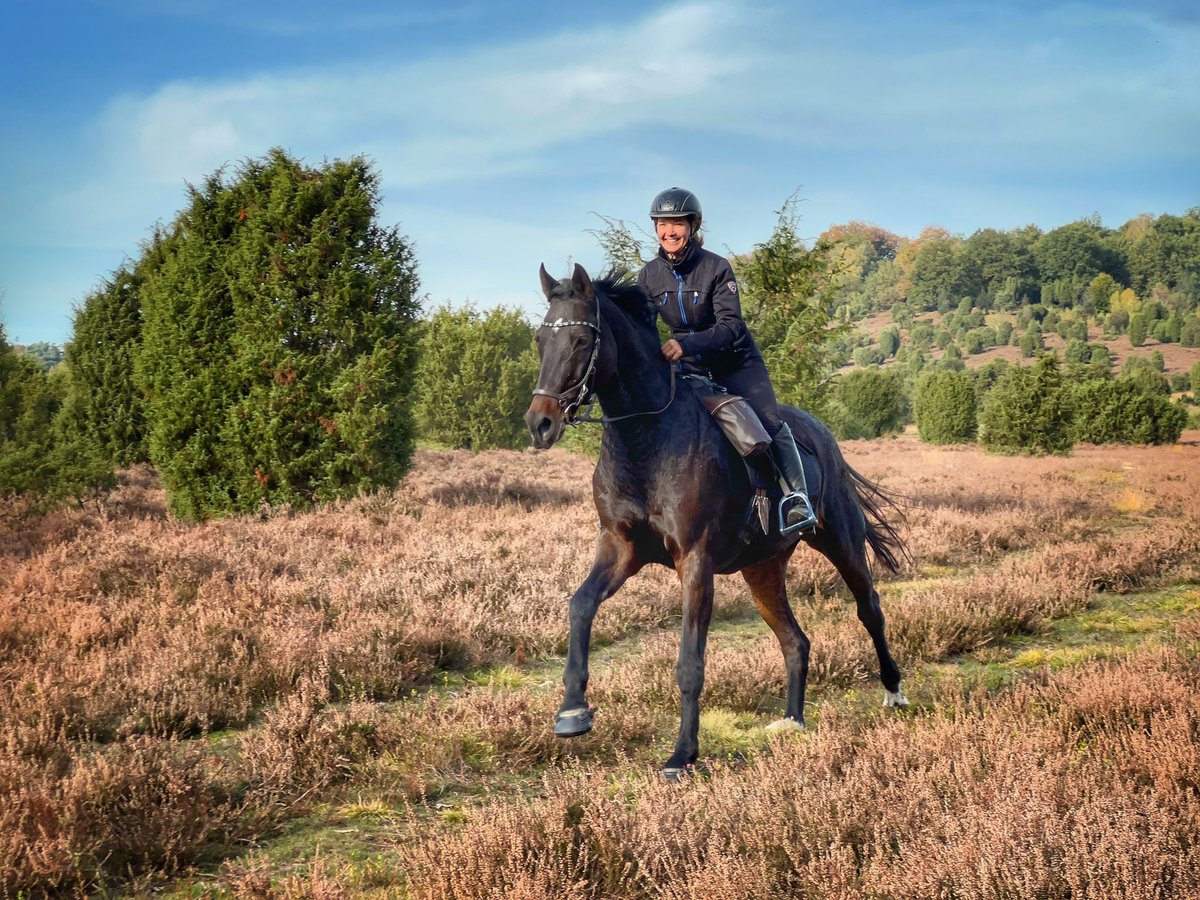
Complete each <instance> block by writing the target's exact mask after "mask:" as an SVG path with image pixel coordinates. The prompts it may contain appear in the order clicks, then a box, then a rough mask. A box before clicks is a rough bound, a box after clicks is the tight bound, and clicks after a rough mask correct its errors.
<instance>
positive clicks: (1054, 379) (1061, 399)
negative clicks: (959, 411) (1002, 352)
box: [980, 355, 1071, 455]
mask: <svg viewBox="0 0 1200 900" xmlns="http://www.w3.org/2000/svg"><path fill="white" fill-rule="evenodd" d="M980 426H981V429H980V443H981V444H982V445H983V446H984V448H985V449H987V450H989V451H991V452H993V453H1029V454H1035V455H1041V454H1046V453H1058V454H1062V453H1067V452H1068V451H1069V450H1070V449H1071V431H1070V429H1071V415H1070V407H1069V405H1068V403H1067V399H1066V397H1065V396H1064V391H1063V382H1062V374H1061V373H1060V371H1059V368H1058V360H1057V359H1056V358H1055V357H1054V356H1053V355H1047V356H1042V357H1040V358H1039V359H1038V361H1037V362H1036V363H1034V364H1033V365H1032V366H1030V367H1028V368H1026V367H1023V366H1013V367H1012V368H1011V369H1009V370H1008V371H1007V372H1006V373H1005V374H1004V375H1003V376H1002V377H1001V378H1000V380H999V381H998V382H997V383H996V386H995V387H994V388H992V390H991V391H990V392H989V393H988V396H987V399H986V400H985V401H984V405H983V411H982V413H981V414H980Z"/></svg>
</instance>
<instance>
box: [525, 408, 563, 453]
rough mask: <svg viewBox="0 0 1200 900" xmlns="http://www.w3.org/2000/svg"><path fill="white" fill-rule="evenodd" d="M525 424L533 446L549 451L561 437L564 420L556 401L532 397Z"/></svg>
mask: <svg viewBox="0 0 1200 900" xmlns="http://www.w3.org/2000/svg"><path fill="white" fill-rule="evenodd" d="M525 424H526V425H527V426H528V427H529V436H530V437H531V438H532V439H533V446H534V447H536V448H537V449H539V450H549V449H550V448H551V447H553V446H554V444H555V443H556V442H557V441H558V439H559V438H560V437H562V433H563V428H564V427H565V426H566V418H565V417H564V415H563V410H562V407H561V406H559V405H558V403H557V402H556V401H554V400H552V399H551V398H549V397H534V398H533V402H532V403H530V404H529V410H528V411H527V412H526V413H525Z"/></svg>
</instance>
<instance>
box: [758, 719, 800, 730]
mask: <svg viewBox="0 0 1200 900" xmlns="http://www.w3.org/2000/svg"><path fill="white" fill-rule="evenodd" d="M803 730H804V723H803V722H801V721H797V720H796V719H793V718H792V717H791V716H789V717H788V718H786V719H776V720H775V721H774V722H772V723H771V724H770V725H767V726H766V727H764V728H763V731H765V732H766V733H767V734H786V733H789V732H797V731H803Z"/></svg>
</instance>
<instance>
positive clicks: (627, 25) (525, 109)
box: [0, 0, 1200, 344]
mask: <svg viewBox="0 0 1200 900" xmlns="http://www.w3.org/2000/svg"><path fill="white" fill-rule="evenodd" d="M335 6H337V7H341V8H339V9H334V7H335ZM5 31H6V33H7V34H8V35H9V38H8V39H7V40H6V41H5V52H4V53H3V54H0V122H2V123H3V128H2V130H0V322H2V323H3V324H4V327H5V330H6V332H7V337H8V340H9V341H10V342H11V343H25V344H28V343H33V342H36V341H51V342H54V343H62V342H65V341H67V340H69V339H70V335H71V317H72V312H73V310H74V309H75V308H76V307H77V306H78V305H80V304H82V303H83V301H84V300H85V298H86V297H87V296H88V294H89V293H90V292H92V291H93V290H95V289H96V288H97V287H98V286H99V285H101V284H102V283H103V281H104V279H105V278H106V277H107V276H109V275H110V274H111V273H112V272H113V271H114V270H116V269H117V268H118V267H119V266H121V265H122V264H123V262H125V261H128V260H132V259H136V258H137V256H138V255H139V252H140V250H139V247H140V245H141V243H142V242H143V241H145V240H146V239H147V238H148V237H149V236H150V234H151V232H152V229H153V227H154V225H155V224H156V223H160V222H161V223H164V224H169V223H170V222H171V221H172V219H173V218H174V216H175V214H176V213H177V212H178V210H179V209H180V208H181V207H182V206H183V205H184V203H185V200H186V193H185V192H186V185H187V184H189V183H199V182H200V181H201V180H202V179H203V178H204V177H205V176H207V175H209V174H211V173H212V172H214V171H216V170H218V169H219V168H221V167H223V166H225V167H228V168H229V170H230V171H232V170H235V169H236V167H237V165H238V164H239V162H242V161H244V160H247V159H252V158H261V157H262V156H263V155H265V154H266V153H267V151H268V150H269V149H270V148H272V147H276V146H278V147H283V148H284V149H286V150H287V151H288V152H289V153H291V154H292V155H293V156H296V157H299V158H301V159H303V160H304V161H305V162H307V163H309V164H311V165H320V164H321V163H322V162H323V161H325V160H329V159H335V158H342V159H346V158H350V157H353V156H363V157H366V158H367V159H368V160H370V161H371V162H372V164H373V165H374V167H375V169H376V171H377V172H378V174H379V177H380V183H381V190H382V196H383V201H382V204H381V207H380V222H381V224H383V225H386V226H391V225H397V226H399V229H400V231H401V232H402V233H403V234H405V235H406V236H407V237H408V238H409V239H410V240H411V241H412V243H413V245H414V247H415V251H416V255H417V259H418V262H419V267H420V268H419V271H420V276H421V293H422V294H423V295H425V299H424V304H425V307H426V308H427V309H430V310H432V309H434V308H436V307H437V306H439V305H442V304H445V303H451V304H453V305H455V306H459V305H462V304H466V303H471V304H474V305H475V306H476V307H478V308H481V309H483V308H488V307H492V306H496V305H504V306H509V307H518V308H520V309H522V310H525V311H526V312H527V313H529V315H530V316H531V317H533V316H538V317H540V313H539V312H538V310H539V309H540V306H541V302H542V301H541V294H540V290H539V287H538V284H539V281H538V274H537V273H538V266H539V265H540V264H541V263H543V262H544V263H545V264H546V267H547V269H548V270H549V271H550V272H551V273H553V274H556V275H562V276H565V275H566V274H567V273H568V271H569V266H571V265H572V264H573V263H575V262H579V263H582V264H583V265H584V266H585V267H586V268H588V269H589V271H593V270H597V269H600V268H602V264H603V254H602V252H601V250H600V247H599V244H598V243H597V241H596V239H595V236H594V235H593V234H592V233H591V232H592V230H594V229H596V228H598V227H600V225H601V224H602V223H601V219H600V218H599V216H609V217H613V218H619V219H624V220H626V221H628V222H630V223H631V224H634V225H638V226H641V225H646V226H648V225H649V222H648V219H647V218H646V214H647V211H648V209H649V205H650V201H651V199H652V198H653V196H654V195H655V194H656V193H657V192H658V191H660V190H662V189H664V188H666V187H670V186H673V185H681V186H684V187H687V188H689V189H691V190H692V191H694V192H695V193H696V194H697V195H698V196H699V198H700V200H701V202H702V204H703V207H704V214H705V228H706V235H707V243H706V246H708V247H709V248H710V249H713V250H717V251H718V252H727V253H741V252H745V251H747V250H750V249H751V248H752V247H753V246H754V245H755V244H756V243H758V242H760V241H763V240H765V239H767V238H768V237H769V235H770V233H771V231H772V228H773V227H774V224H775V221H776V215H775V213H776V210H778V209H779V208H780V206H781V205H782V204H783V203H784V202H785V201H786V200H787V199H788V198H789V197H790V196H792V195H793V194H796V195H797V196H798V198H799V203H798V206H797V209H798V212H799V214H800V216H801V219H800V231H801V233H802V234H804V235H805V236H806V237H808V238H815V237H816V236H817V235H818V234H820V233H821V232H822V231H824V230H825V229H826V228H828V227H829V226H831V225H834V224H839V223H844V222H849V221H852V220H861V221H868V222H873V223H875V224H877V225H880V226H882V227H883V228H886V229H888V230H890V231H893V232H896V233H897V234H901V235H907V236H916V235H917V234H918V233H919V232H920V231H921V229H922V228H924V227H925V226H927V225H939V226H942V227H945V228H947V229H949V230H950V231H951V232H953V233H956V234H961V235H963V236H967V235H970V234H971V233H973V232H974V231H976V230H977V229H980V228H999V229H1011V228H1017V227H1021V226H1024V225H1027V224H1031V223H1032V224H1036V225H1037V226H1039V227H1041V228H1042V229H1044V230H1050V229H1052V228H1056V227H1058V226H1060V225H1064V224H1067V223H1069V222H1072V221H1075V220H1078V219H1080V218H1083V217H1086V216H1091V215H1094V214H1099V215H1100V217H1101V219H1102V221H1103V222H1104V224H1106V225H1108V226H1110V227H1119V226H1120V225H1121V224H1123V223H1124V222H1125V221H1127V220H1128V219H1130V218H1133V217H1134V216H1137V215H1140V214H1142V213H1150V214H1152V215H1159V214H1161V213H1174V214H1182V213H1183V212H1185V211H1186V210H1187V209H1189V208H1191V207H1193V206H1197V205H1200V4H1197V3H1196V2H1195V0H1136V2H1132V0H1090V2H1057V0H1038V2H1032V0H1011V2H1010V0H990V2H979V3H975V2H951V0H908V2H905V3H878V2H876V3H870V2H861V0H841V2H838V3H817V2H789V3H779V2H775V3H772V2H755V0H711V2H707V0H699V2H688V0H684V2H674V3H657V2H653V0H640V2H636V3H635V2H630V0H607V2H605V3H603V4H599V3H593V4H586V3H585V4H574V3H562V2H545V0H529V2H518V0H490V2H489V0H439V2H428V0H407V2H398V0H365V2H353V0H348V2H346V3H342V4H332V3H328V2H323V0H289V2H287V3H276V2H273V0H256V2H254V3H244V2H236V3H235V2H227V0H74V2H67V0H17V2H16V3H14V4H11V5H10V6H9V7H8V8H7V10H6V13H5Z"/></svg>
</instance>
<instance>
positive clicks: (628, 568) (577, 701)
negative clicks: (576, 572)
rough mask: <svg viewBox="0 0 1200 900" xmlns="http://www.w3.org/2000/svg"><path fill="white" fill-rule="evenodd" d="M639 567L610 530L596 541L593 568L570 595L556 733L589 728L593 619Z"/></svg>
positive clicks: (569, 733) (568, 734)
mask: <svg viewBox="0 0 1200 900" xmlns="http://www.w3.org/2000/svg"><path fill="white" fill-rule="evenodd" d="M641 567H642V564H641V562H640V561H639V560H638V558H637V554H636V553H635V551H634V548H633V546H632V545H631V544H630V543H629V542H627V541H625V540H623V539H622V538H620V537H617V536H616V535H614V534H613V533H612V532H610V531H603V532H601V533H600V537H599V539H598V540H597V542H596V558H595V560H594V561H593V562H592V571H591V572H590V573H589V574H588V577H587V578H586V579H584V582H583V584H581V585H580V586H579V589H578V590H576V591H575V594H574V595H573V596H572V597H571V606H570V612H569V614H568V615H569V619H570V626H571V627H570V638H569V642H568V644H567V665H566V668H565V669H564V671H563V687H564V688H565V691H564V693H563V702H562V706H560V707H559V708H558V716H557V717H556V719H555V722H554V733H555V734H556V735H558V736H559V737H575V736H576V735H580V734H586V733H587V732H589V731H591V730H592V710H591V708H590V707H589V706H588V703H587V699H586V696H585V695H586V691H587V683H588V650H589V648H590V646H591V642H592V620H593V619H595V617H596V610H597V609H598V608H599V607H600V604H601V603H602V602H603V601H604V600H605V599H607V598H608V597H611V596H612V595H613V594H615V593H616V592H617V590H618V589H619V588H620V587H621V585H623V584H624V583H625V582H626V580H628V579H629V577H630V576H631V575H633V574H634V573H635V572H637V570H638V569H640V568H641Z"/></svg>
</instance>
